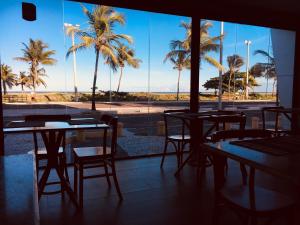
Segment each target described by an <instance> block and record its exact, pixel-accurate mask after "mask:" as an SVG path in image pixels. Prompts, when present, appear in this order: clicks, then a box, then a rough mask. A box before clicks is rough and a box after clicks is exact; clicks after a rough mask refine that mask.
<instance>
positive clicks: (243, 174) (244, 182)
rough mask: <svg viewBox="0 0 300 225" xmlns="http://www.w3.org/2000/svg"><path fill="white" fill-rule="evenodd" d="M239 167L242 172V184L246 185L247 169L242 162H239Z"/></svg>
mask: <svg viewBox="0 0 300 225" xmlns="http://www.w3.org/2000/svg"><path fill="white" fill-rule="evenodd" d="M240 169H241V173H242V178H243V185H246V184H247V177H248V174H247V169H246V167H245V165H244V164H242V163H241V164H240Z"/></svg>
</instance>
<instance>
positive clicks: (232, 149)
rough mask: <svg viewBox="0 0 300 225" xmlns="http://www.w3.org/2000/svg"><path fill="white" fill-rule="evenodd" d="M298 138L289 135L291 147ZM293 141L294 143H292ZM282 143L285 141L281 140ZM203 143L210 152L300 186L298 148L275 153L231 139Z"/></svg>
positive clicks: (270, 141) (299, 155)
mask: <svg viewBox="0 0 300 225" xmlns="http://www.w3.org/2000/svg"><path fill="white" fill-rule="evenodd" d="M280 138H283V137H274V138H273V139H274V140H279V139H280ZM299 139H300V136H298V135H297V136H296V135H295V136H289V141H290V142H291V144H290V146H291V148H293V147H295V146H297V143H299ZM293 141H294V142H295V145H293V144H292V142H293ZM253 142H255V139H253ZM267 143H270V144H269V145H270V146H272V140H268V142H266V145H268V144H267ZM283 144H285V143H284V142H283ZM203 145H204V147H205V149H207V151H208V152H209V153H210V154H218V155H222V156H224V157H228V158H230V159H233V160H235V161H238V162H241V163H243V164H245V165H248V166H252V167H254V168H256V169H258V170H260V171H263V172H266V173H268V174H270V175H273V176H276V177H280V178H283V179H285V180H287V181H288V182H292V183H293V184H295V185H297V186H298V187H300V149H299V150H298V149H292V150H294V151H291V152H289V153H288V154H279V155H276V154H270V153H268V152H262V151H259V150H256V149H255V147H254V145H253V147H251V148H250V147H243V146H240V145H236V144H234V143H233V142H232V140H226V141H220V142H216V143H205V144H203ZM273 148H277V149H279V150H280V149H281V148H280V147H279V146H278V147H274V145H273Z"/></svg>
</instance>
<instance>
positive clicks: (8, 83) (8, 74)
mask: <svg viewBox="0 0 300 225" xmlns="http://www.w3.org/2000/svg"><path fill="white" fill-rule="evenodd" d="M1 80H2V87H3V93H4V95H6V94H7V88H9V89H11V88H12V87H13V86H14V85H15V84H16V74H14V73H13V72H12V69H11V67H10V66H8V65H5V64H1Z"/></svg>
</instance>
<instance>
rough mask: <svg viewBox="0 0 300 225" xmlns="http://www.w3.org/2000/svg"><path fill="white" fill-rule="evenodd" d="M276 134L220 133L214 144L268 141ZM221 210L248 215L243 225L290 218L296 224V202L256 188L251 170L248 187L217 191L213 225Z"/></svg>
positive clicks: (266, 132)
mask: <svg viewBox="0 0 300 225" xmlns="http://www.w3.org/2000/svg"><path fill="white" fill-rule="evenodd" d="M271 135H272V132H270V131H266V130H259V129H251V130H243V131H232V130H229V131H219V132H216V133H214V134H213V135H212V140H213V141H221V140H224V139H243V138H268V137H271ZM221 206H228V207H229V208H231V209H233V210H234V211H235V212H236V213H238V215H239V216H240V218H243V217H242V215H243V214H245V215H246V220H245V221H243V224H249V223H248V222H249V219H250V224H251V225H255V224H257V219H258V218H268V219H269V220H268V222H272V220H273V219H275V218H276V217H279V216H282V215H286V216H287V218H288V221H289V223H288V224H293V222H292V220H293V216H294V215H293V212H294V207H295V201H294V200H293V199H291V198H290V197H288V196H285V195H283V194H281V193H278V192H275V191H272V190H269V189H266V188H262V187H258V186H256V185H255V169H254V168H253V167H250V174H249V181H248V185H230V184H229V185H226V186H224V187H222V188H221V189H219V190H216V199H215V211H214V216H213V223H214V224H218V220H219V213H220V212H219V211H220V207H221Z"/></svg>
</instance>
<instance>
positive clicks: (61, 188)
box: [58, 156, 65, 198]
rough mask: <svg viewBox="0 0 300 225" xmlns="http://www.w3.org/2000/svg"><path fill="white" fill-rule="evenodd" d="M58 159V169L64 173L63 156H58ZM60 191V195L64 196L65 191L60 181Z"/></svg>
mask: <svg viewBox="0 0 300 225" xmlns="http://www.w3.org/2000/svg"><path fill="white" fill-rule="evenodd" d="M58 160H59V170H60V173H61V174H64V169H65V164H64V159H63V156H59V158H58ZM60 192H61V196H62V197H63V198H64V192H65V190H64V186H63V183H62V182H61V183H60Z"/></svg>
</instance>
